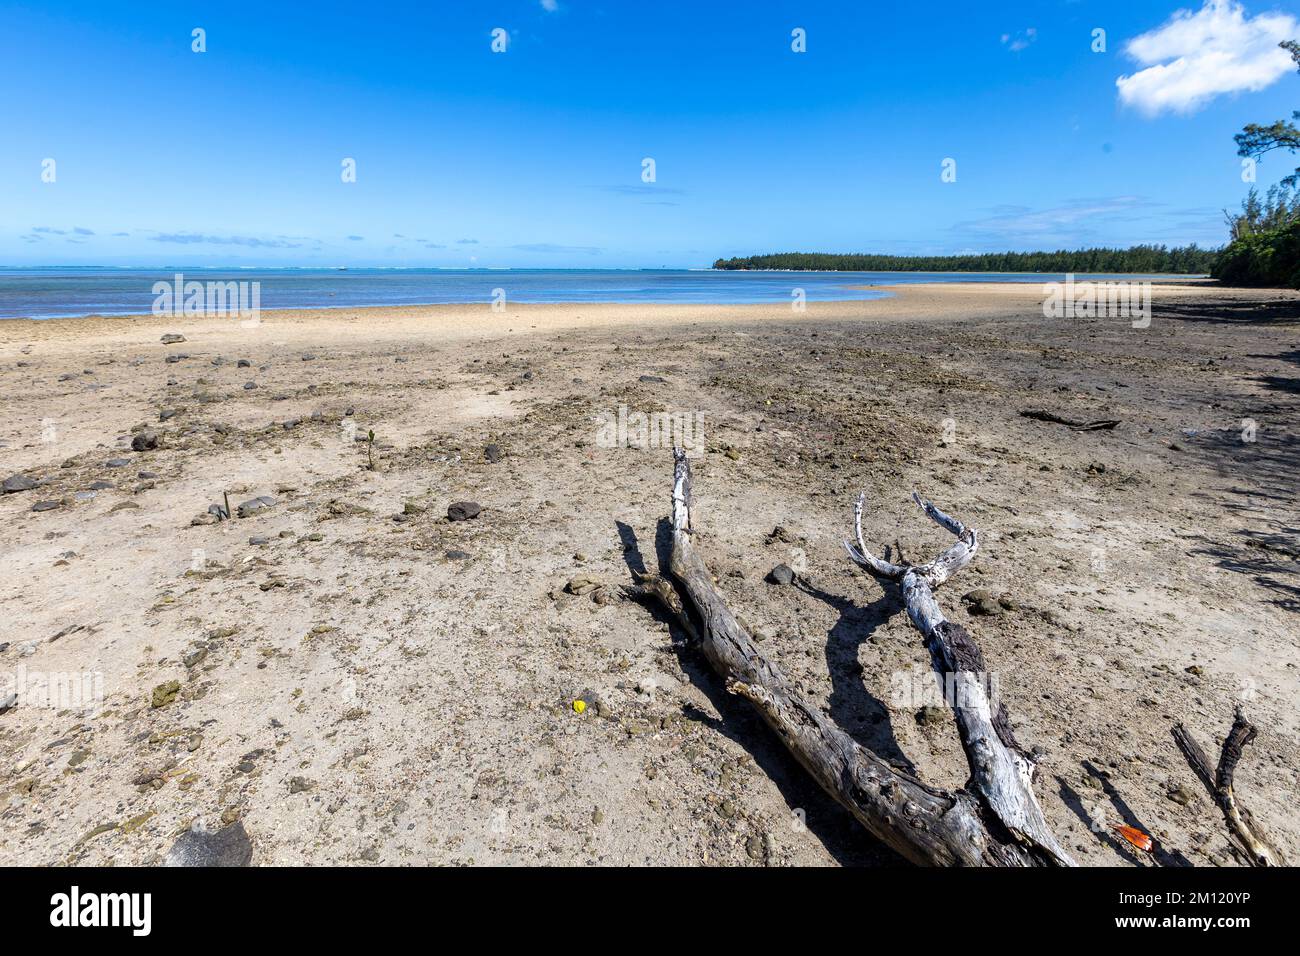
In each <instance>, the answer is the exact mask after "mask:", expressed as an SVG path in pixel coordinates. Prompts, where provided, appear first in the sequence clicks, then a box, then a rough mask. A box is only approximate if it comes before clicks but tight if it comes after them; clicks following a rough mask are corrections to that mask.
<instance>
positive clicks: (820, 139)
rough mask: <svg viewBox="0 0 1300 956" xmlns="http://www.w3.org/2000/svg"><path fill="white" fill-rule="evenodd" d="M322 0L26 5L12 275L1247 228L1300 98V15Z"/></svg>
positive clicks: (3, 95)
mask: <svg viewBox="0 0 1300 956" xmlns="http://www.w3.org/2000/svg"><path fill="white" fill-rule="evenodd" d="M295 6H297V5H293V4H278V3H266V2H259V3H244V2H238V0H235V2H231V0H224V2H220V3H216V2H213V3H187V2H168V3H161V2H160V3H139V2H137V3H119V2H113V0H95V2H80V0H61V2H59V3H57V4H53V3H40V4H35V3H11V2H7V0H0V137H2V139H3V148H0V263H2V264H9V265H18V266H23V265H46V264H49V265H56V264H105V265H254V264H258V265H276V264H284V265H344V264H346V265H355V266H362V265H396V266H449V267H466V266H483V267H495V266H513V267H552V266H576V267H592V268H599V267H657V266H673V267H678V266H701V265H707V264H709V263H711V262H712V261H713V260H714V259H715V258H717V257H719V256H731V255H744V254H749V253H757V252H776V251H786V250H796V249H797V250H807V251H829V252H850V251H871V252H893V253H927V254H929V253H948V252H959V251H965V250H981V251H983V250H1001V249H1007V248H1015V249H1030V248H1044V247H1046V248H1058V247H1077V246H1082V245H1093V244H1116V245H1128V244H1131V243H1137V242H1165V243H1171V244H1173V243H1184V242H1191V241H1196V242H1199V243H1201V244H1203V245H1206V244H1208V245H1217V244H1219V243H1221V242H1222V241H1223V238H1224V228H1223V224H1222V214H1221V212H1220V210H1221V209H1222V208H1223V207H1225V206H1236V205H1237V203H1238V202H1239V201H1240V199H1241V198H1242V196H1243V195H1244V193H1245V191H1246V188H1247V185H1246V184H1245V183H1243V182H1242V178H1241V165H1240V159H1239V158H1238V157H1237V156H1236V153H1235V145H1234V144H1233V142H1232V135H1233V133H1235V132H1237V131H1238V130H1240V128H1241V127H1242V126H1243V125H1244V124H1245V123H1248V122H1272V121H1273V120H1276V119H1280V118H1284V117H1289V116H1290V115H1291V112H1292V111H1293V110H1295V109H1300V74H1297V73H1296V72H1295V70H1294V69H1293V68H1290V67H1288V66H1287V64H1286V63H1283V64H1281V65H1279V63H1278V61H1277V59H1276V55H1275V52H1276V53H1277V54H1280V55H1281V56H1282V58H1283V59H1284V60H1285V59H1286V57H1285V54H1281V52H1280V51H1276V38H1275V35H1276V34H1278V33H1279V31H1281V32H1282V33H1285V32H1287V31H1288V30H1289V29H1290V27H1291V26H1293V25H1294V24H1295V22H1296V20H1297V19H1298V18H1300V4H1297V3H1283V4H1271V5H1268V4H1263V3H1259V2H1256V0H1246V2H1245V3H1244V6H1238V5H1236V4H1234V3H1231V2H1230V0H1211V3H1210V4H1209V5H1207V6H1206V7H1205V8H1204V9H1203V8H1202V3H1201V0H1193V2H1190V3H1183V4H1181V7H1183V8H1187V11H1188V12H1187V13H1186V14H1185V15H1183V16H1182V17H1180V18H1179V19H1178V20H1177V21H1174V22H1172V23H1171V22H1170V18H1171V17H1172V16H1173V15H1174V14H1175V12H1176V11H1178V10H1179V9H1180V4H1179V3H1178V2H1176V0H1174V2H1170V0H1159V2H1157V0H1125V2H1083V0H1079V2H1065V0H1053V2H1041V3H1016V2H1010V3H999V4H972V3H968V2H966V3H945V2H938V3H931V4H874V3H871V4H868V3H863V2H861V0H858V2H851V3H817V2H789V3H773V2H763V0H752V2H743V3H742V2H718V3H702V2H694V3H689V2H686V3H678V2H673V0H656V2H655V3H630V2H614V0H600V2H590V0H545V2H541V0H514V2H499V3H492V2H457V3H439V2H431V0H425V2H420V3H404V2H389V3H383V4H363V3H357V2H349V3H333V2H316V3H312V4H302V5H301V6H300V7H299V8H298V9H296V10H293V9H290V8H292V7H295ZM196 27H199V28H202V29H203V30H205V31H206V47H207V49H206V52H203V53H195V52H193V51H192V49H191V46H192V43H193V40H192V31H193V30H194V29H195V28H196ZM495 28H502V29H504V30H506V31H508V42H507V48H506V51H505V52H504V53H494V52H492V49H491V44H492V31H493V30H494V29H495ZM795 28H802V29H803V30H805V31H806V37H807V41H806V46H807V51H806V52H804V53H796V52H794V51H793V50H792V49H791V44H792V38H791V31H792V30H793V29H795ZM1096 28H1100V29H1103V30H1105V31H1106V47H1107V49H1106V52H1104V53H1095V52H1093V50H1092V49H1091V47H1092V45H1093V42H1094V41H1093V32H1092V31H1093V30H1094V29H1096ZM1296 35H1300V30H1297V31H1296ZM1139 37H1142V38H1143V39H1140V40H1138V41H1137V43H1136V44H1132V43H1131V41H1133V40H1134V38H1139ZM1121 77H1125V78H1126V79H1125V80H1124V81H1123V82H1122V83H1121V84H1119V85H1117V80H1119V79H1120V78H1121ZM647 157H649V158H653V159H654V161H655V181H654V182H653V183H646V182H643V181H642V169H643V166H642V161H643V159H645V158H647ZM346 158H352V159H354V160H355V161H356V181H355V182H349V183H345V182H343V181H342V177H341V172H342V163H343V160H344V159H346ZM947 158H951V159H955V160H956V173H957V176H956V181H955V182H943V181H942V180H941V175H940V174H941V172H942V166H941V164H942V162H943V160H944V159H947ZM46 159H53V160H54V161H55V166H54V172H55V181H54V182H43V181H42V170H43V162H44V161H45V160H46ZM1296 165H1300V157H1288V156H1285V155H1275V156H1271V157H1269V158H1268V159H1267V160H1266V161H1265V162H1264V163H1263V164H1262V165H1261V166H1260V167H1259V169H1258V177H1259V185H1260V186H1267V185H1268V184H1269V183H1271V182H1275V181H1276V180H1278V179H1280V178H1281V177H1282V176H1284V175H1286V174H1287V173H1288V172H1290V171H1291V170H1292V169H1293V168H1294V167H1295V166H1296Z"/></svg>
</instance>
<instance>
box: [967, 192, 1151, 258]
mask: <svg viewBox="0 0 1300 956" xmlns="http://www.w3.org/2000/svg"><path fill="white" fill-rule="evenodd" d="M1158 205H1159V204H1158V203H1154V202H1152V201H1151V200H1149V199H1143V198H1142V197H1140V196H1112V197H1106V198H1099V199H1075V200H1071V201H1069V202H1067V203H1065V204H1063V205H1060V206H1053V207H1050V208H1047V209H1034V208H1032V207H1030V206H997V207H994V208H993V209H992V210H990V212H991V214H990V215H989V216H986V217H985V218H983V219H974V220H968V221H966V222H959V223H957V224H956V225H955V226H953V229H954V231H955V232H957V233H959V234H960V235H962V236H964V237H966V238H968V239H969V240H970V241H979V242H982V243H984V244H985V245H988V244H989V243H995V244H1007V245H1008V246H1010V245H1018V244H1025V245H1036V246H1038V247H1039V248H1042V247H1045V246H1050V245H1053V244H1055V245H1058V246H1061V245H1076V244H1079V243H1082V242H1084V241H1087V240H1088V239H1089V238H1091V237H1093V236H1095V235H1096V234H1097V233H1098V229H1099V227H1101V226H1104V225H1107V224H1110V225H1114V224H1117V223H1124V222H1137V221H1141V220H1143V219H1145V218H1147V217H1149V216H1150V215H1151V212H1152V210H1153V209H1154V208H1156V207H1157V206H1158Z"/></svg>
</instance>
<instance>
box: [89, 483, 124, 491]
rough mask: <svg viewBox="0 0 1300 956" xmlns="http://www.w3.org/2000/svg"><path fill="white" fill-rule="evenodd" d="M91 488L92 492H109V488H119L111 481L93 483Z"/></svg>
mask: <svg viewBox="0 0 1300 956" xmlns="http://www.w3.org/2000/svg"><path fill="white" fill-rule="evenodd" d="M89 487H90V490H91V491H107V490H108V489H109V488H116V487H117V486H116V485H115V484H113V483H112V482H111V481H92V482H91V483H90V486H89Z"/></svg>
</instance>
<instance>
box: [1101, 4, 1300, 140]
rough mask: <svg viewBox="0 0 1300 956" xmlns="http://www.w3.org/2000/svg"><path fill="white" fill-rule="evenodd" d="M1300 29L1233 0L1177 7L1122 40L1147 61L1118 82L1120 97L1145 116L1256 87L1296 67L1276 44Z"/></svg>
mask: <svg viewBox="0 0 1300 956" xmlns="http://www.w3.org/2000/svg"><path fill="white" fill-rule="evenodd" d="M1298 35H1300V24H1297V22H1296V19H1295V17H1293V16H1291V15H1289V14H1286V13H1261V14H1260V15H1259V16H1257V17H1253V18H1252V17H1248V16H1247V15H1246V9H1245V7H1243V6H1242V5H1241V4H1240V3H1236V2H1234V0H1206V2H1205V6H1203V7H1201V9H1200V10H1198V11H1197V12H1195V13H1193V12H1192V11H1191V10H1179V11H1177V12H1176V13H1174V15H1173V16H1172V17H1170V18H1169V20H1168V21H1167V22H1166V23H1165V24H1164V25H1162V26H1160V27H1157V28H1156V29H1154V30H1151V31H1150V32H1148V33H1143V34H1142V35H1141V36H1137V37H1134V38H1133V39H1132V40H1129V41H1128V43H1127V44H1125V46H1124V52H1126V53H1127V54H1128V55H1129V56H1130V57H1131V58H1132V59H1133V60H1135V61H1136V62H1137V63H1139V64H1140V65H1142V66H1143V67H1145V69H1142V70H1139V71H1138V72H1137V73H1134V74H1133V75H1132V76H1121V77H1120V78H1119V79H1117V80H1116V81H1115V85H1116V86H1117V87H1119V98H1120V100H1121V101H1122V102H1123V103H1124V104H1125V105H1127V106H1132V107H1134V108H1136V109H1138V110H1140V111H1141V112H1143V113H1145V114H1147V115H1148V116H1155V115H1156V114H1158V113H1162V112H1166V111H1167V112H1171V113H1190V112H1192V111H1194V110H1197V109H1200V108H1201V107H1202V106H1204V105H1205V104H1206V103H1208V102H1209V101H1210V100H1212V99H1214V97H1216V96H1220V95H1222V94H1224V93H1240V92H1252V93H1253V92H1256V91H1258V90H1262V89H1264V87H1266V86H1268V85H1270V84H1271V83H1274V82H1276V81H1277V80H1278V79H1279V78H1280V77H1282V76H1284V75H1285V74H1287V73H1288V72H1290V71H1291V69H1292V66H1293V64H1292V62H1291V55H1290V54H1289V53H1287V52H1286V51H1285V50H1283V49H1281V48H1279V47H1278V44H1279V43H1281V42H1282V41H1283V40H1290V39H1294V38H1296V37H1297V36H1298Z"/></svg>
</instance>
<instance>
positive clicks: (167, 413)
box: [158, 408, 181, 422]
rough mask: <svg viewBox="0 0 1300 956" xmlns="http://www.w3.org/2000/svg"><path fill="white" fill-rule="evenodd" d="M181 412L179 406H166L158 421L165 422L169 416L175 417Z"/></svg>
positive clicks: (159, 414)
mask: <svg viewBox="0 0 1300 956" xmlns="http://www.w3.org/2000/svg"><path fill="white" fill-rule="evenodd" d="M180 413H181V410H180V409H179V408H164V409H163V410H162V411H160V412H159V413H158V421H160V422H165V421H167V420H168V419H169V418H175V417H176V416H177V415H179V414H180Z"/></svg>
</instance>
